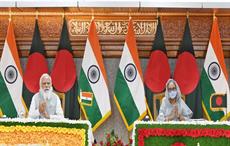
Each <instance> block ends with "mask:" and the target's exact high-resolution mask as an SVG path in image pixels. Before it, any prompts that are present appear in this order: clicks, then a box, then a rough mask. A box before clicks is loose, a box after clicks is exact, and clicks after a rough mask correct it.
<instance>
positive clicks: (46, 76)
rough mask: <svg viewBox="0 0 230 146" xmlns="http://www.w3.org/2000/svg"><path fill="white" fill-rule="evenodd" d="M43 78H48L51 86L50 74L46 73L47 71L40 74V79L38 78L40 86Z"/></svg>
mask: <svg viewBox="0 0 230 146" xmlns="http://www.w3.org/2000/svg"><path fill="white" fill-rule="evenodd" d="M43 78H49V79H50V84H51V87H52V79H51V77H50V75H49V74H47V73H44V74H42V75H41V77H40V80H39V85H40V88H42V79H43Z"/></svg>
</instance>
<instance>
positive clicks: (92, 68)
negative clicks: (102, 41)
mask: <svg viewBox="0 0 230 146" xmlns="http://www.w3.org/2000/svg"><path fill="white" fill-rule="evenodd" d="M78 82H79V88H78V91H79V92H78V94H79V95H78V100H79V103H80V105H81V109H82V111H83V113H84V115H85V117H86V119H88V120H89V121H90V122H91V124H92V127H93V131H95V130H96V129H97V128H98V127H99V126H100V125H101V124H102V123H103V122H104V121H105V120H106V119H107V118H108V117H109V115H111V106H110V99H109V91H108V84H107V77H106V72H105V67H104V63H103V59H102V53H101V48H100V45H99V39H98V36H97V31H96V24H95V22H94V20H92V22H91V24H90V27H89V34H88V38H87V41H86V46H85V52H84V56H83V60H82V66H81V71H80V77H79V80H78ZM90 94H92V95H90ZM90 100H92V101H90ZM86 102H91V103H92V104H86Z"/></svg>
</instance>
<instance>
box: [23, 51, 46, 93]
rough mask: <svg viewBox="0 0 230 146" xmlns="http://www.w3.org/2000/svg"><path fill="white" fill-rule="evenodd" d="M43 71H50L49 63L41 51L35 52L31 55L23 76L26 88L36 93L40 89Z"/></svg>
mask: <svg viewBox="0 0 230 146" xmlns="http://www.w3.org/2000/svg"><path fill="white" fill-rule="evenodd" d="M43 73H48V64H47V62H46V59H45V57H44V56H43V55H42V54H41V53H38V52H35V53H33V54H31V55H30V56H29V58H28V62H27V65H26V70H25V72H24V76H23V81H24V83H25V85H26V88H27V89H28V90H29V91H30V92H32V93H36V92H38V91H39V88H40V86H39V80H40V77H41V75H42V74H43Z"/></svg>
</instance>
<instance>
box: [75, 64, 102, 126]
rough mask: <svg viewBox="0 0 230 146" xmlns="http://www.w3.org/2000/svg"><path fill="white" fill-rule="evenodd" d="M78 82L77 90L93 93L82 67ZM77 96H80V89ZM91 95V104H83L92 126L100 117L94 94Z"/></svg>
mask: <svg viewBox="0 0 230 146" xmlns="http://www.w3.org/2000/svg"><path fill="white" fill-rule="evenodd" d="M78 82H79V90H80V89H81V91H82V92H91V93H93V90H92V88H91V87H90V84H89V82H88V80H87V77H86V75H85V73H84V71H83V68H81V72H80V78H79V81H78ZM98 92H102V91H98ZM78 96H79V97H80V91H79V92H78ZM93 96H94V97H93V101H92V102H93V105H92V106H86V105H83V107H84V109H85V112H86V114H87V117H88V120H89V121H90V122H91V124H92V127H94V126H95V125H96V124H97V122H98V121H99V120H101V119H102V115H101V112H100V109H99V107H98V105H97V102H96V100H95V95H94V94H93ZM101 102H103V101H101Z"/></svg>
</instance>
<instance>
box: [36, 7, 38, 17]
mask: <svg viewBox="0 0 230 146" xmlns="http://www.w3.org/2000/svg"><path fill="white" fill-rule="evenodd" d="M36 20H38V9H36Z"/></svg>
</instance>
